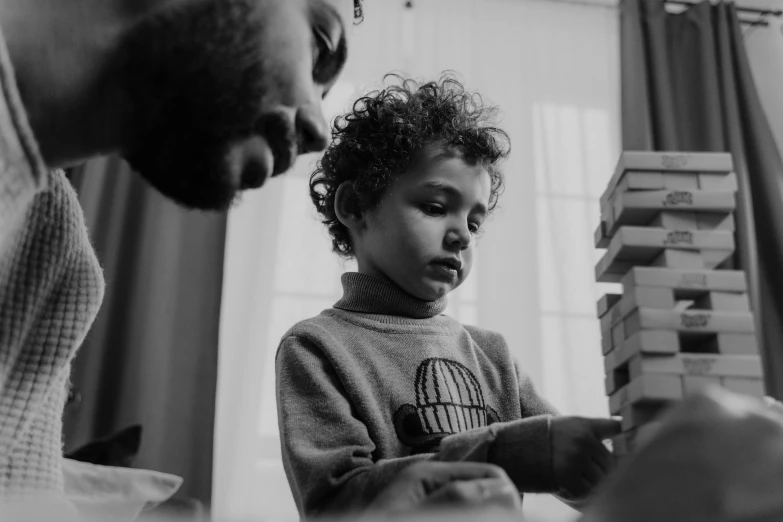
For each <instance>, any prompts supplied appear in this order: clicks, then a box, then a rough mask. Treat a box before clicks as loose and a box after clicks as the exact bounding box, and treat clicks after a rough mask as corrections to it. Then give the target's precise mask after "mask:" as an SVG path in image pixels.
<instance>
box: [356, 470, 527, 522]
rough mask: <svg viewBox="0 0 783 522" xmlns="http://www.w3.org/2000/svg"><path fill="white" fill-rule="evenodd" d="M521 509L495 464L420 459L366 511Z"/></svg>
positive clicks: (507, 479) (514, 488) (512, 491)
mask: <svg viewBox="0 0 783 522" xmlns="http://www.w3.org/2000/svg"><path fill="white" fill-rule="evenodd" d="M459 507H474V508H483V507H494V508H506V509H519V508H521V501H520V497H519V492H518V491H517V489H516V487H515V486H514V484H513V483H512V482H511V480H510V479H509V478H508V476H507V475H506V472H505V471H503V470H502V469H501V468H499V467H498V466H495V465H492V464H486V463H481V462H433V461H422V462H418V463H416V464H412V465H411V466H409V467H407V468H405V469H404V470H403V471H401V472H400V473H399V475H397V477H396V478H395V480H394V481H393V482H392V484H391V485H390V486H388V487H387V488H386V489H385V490H384V491H382V492H381V493H380V494H379V495H378V497H376V499H375V500H374V501H373V503H372V504H371V505H370V507H369V509H368V511H369V512H374V513H378V514H381V515H386V514H392V513H404V512H411V511H415V510H421V509H433V508H459Z"/></svg>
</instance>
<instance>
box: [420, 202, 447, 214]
mask: <svg viewBox="0 0 783 522" xmlns="http://www.w3.org/2000/svg"><path fill="white" fill-rule="evenodd" d="M422 209H423V210H424V212H426V213H427V214H431V215H433V216H440V215H442V214H444V213H445V211H444V209H443V207H441V206H440V205H436V204H434V203H425V204H424V205H422Z"/></svg>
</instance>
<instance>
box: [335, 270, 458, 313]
mask: <svg viewBox="0 0 783 522" xmlns="http://www.w3.org/2000/svg"><path fill="white" fill-rule="evenodd" d="M341 281H342V284H343V297H342V299H340V300H339V301H337V303H335V305H334V307H335V308H339V309H341V310H347V311H349V312H358V313H363V314H380V315H397V316H402V317H410V318H413V319H427V318H430V317H435V316H436V315H440V314H442V313H443V311H444V310H445V309H446V305H447V304H448V302H447V299H446V297H445V296H444V297H441V298H440V299H437V300H435V301H424V300H422V299H419V298H418V297H414V296H412V295H410V294H408V293H407V292H405V291H404V290H403V289H402V288H400V287H399V286H397V285H396V284H394V283H393V282H392V281H389V280H388V279H384V278H381V277H376V276H371V275H367V274H360V273H358V272H346V273H344V274H343V275H342V278H341Z"/></svg>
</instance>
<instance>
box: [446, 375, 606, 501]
mask: <svg viewBox="0 0 783 522" xmlns="http://www.w3.org/2000/svg"><path fill="white" fill-rule="evenodd" d="M515 367H516V365H515ZM517 376H518V382H519V391H520V397H519V400H520V406H521V411H522V417H523V418H522V419H521V420H517V421H511V422H504V423H497V424H493V425H491V426H489V427H487V428H484V429H481V430H472V431H471V432H464V433H459V434H457V435H452V436H450V437H447V438H446V439H444V440H443V442H442V443H441V452H440V454H439V455H438V459H441V460H475V461H486V462H489V463H493V464H497V465H499V466H500V467H502V468H503V469H505V470H506V472H507V473H508V475H509V477H510V478H511V479H512V481H513V482H514V484H516V485H517V487H518V488H519V490H520V491H521V492H529V493H553V494H555V495H556V496H557V497H558V498H559V499H560V500H562V501H563V502H565V503H566V504H568V505H569V506H571V507H573V508H574V509H580V508H581V507H582V505H583V503H584V500H585V499H586V497H587V495H588V494H589V493H590V490H591V487H590V485H589V484H587V483H584V482H583V475H586V476H589V477H590V478H591V479H593V480H594V481H596V482H597V481H598V480H600V477H601V476H602V474H604V473H605V472H606V471H607V470H608V467H609V466H610V465H611V460H610V455H609V452H608V450H607V449H606V448H605V447H604V446H603V443H602V442H601V439H602V438H603V437H604V436H608V435H611V434H614V433H617V432H619V423H618V422H617V421H613V420H611V419H590V418H582V417H570V416H568V417H561V416H559V415H558V412H557V410H556V409H555V408H554V407H553V406H552V405H551V404H550V403H549V402H548V401H547V400H546V399H544V398H543V397H541V396H540V395H539V394H538V392H537V391H536V389H535V386H534V385H533V382H532V380H531V379H530V377H528V376H527V375H525V374H524V373H521V372H519V370H518V368H517ZM596 466H598V467H597V468H596Z"/></svg>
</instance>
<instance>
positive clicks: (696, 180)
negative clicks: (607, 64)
mask: <svg viewBox="0 0 783 522" xmlns="http://www.w3.org/2000/svg"><path fill="white" fill-rule="evenodd" d="M736 191H737V178H736V176H735V174H734V173H733V165H732V160H731V155H730V154H726V153H660V152H624V153H623V154H622V156H621V157H620V161H619V163H618V165H617V169H616V170H615V173H614V176H613V177H612V179H611V181H610V182H609V186H608V188H607V190H606V191H605V192H604V194H603V195H602V196H601V223H600V225H599V227H598V229H597V230H596V233H595V244H596V247H597V248H603V249H606V253H605V254H604V255H603V257H602V258H601V260H600V261H599V262H598V265H597V266H596V270H595V273H596V280H597V281H599V282H615V283H622V288H623V293H622V294H621V295H620V294H607V295H605V296H604V297H603V298H601V300H600V301H599V302H598V307H597V308H598V316H599V318H600V322H601V332H602V346H603V353H604V356H605V364H604V365H605V369H606V394H607V395H608V397H609V409H610V413H611V414H612V415H619V416H621V417H622V430H623V433H622V434H621V435H619V436H618V437H616V438H615V439H613V441H612V442H613V450H614V453H615V454H616V455H618V456H619V457H622V456H623V455H626V454H628V453H630V452H632V451H633V449H634V446H635V445H636V444H638V443H639V441H640V439H642V438H644V437H645V436H646V435H645V432H648V431H649V430H650V428H651V427H652V426H654V425H655V420H656V418H657V416H658V414H659V413H660V412H661V411H662V409H663V408H665V407H666V406H667V405H669V404H671V403H672V402H673V401H677V400H678V399H681V398H682V397H684V396H685V395H687V394H689V393H692V392H693V391H694V390H697V389H699V388H701V387H703V386H705V385H711V384H715V385H719V386H723V387H724V388H727V389H730V390H732V391H735V392H738V393H743V394H748V395H752V396H757V397H762V396H763V395H764V386H763V380H762V368H761V361H760V358H759V354H758V348H757V345H756V336H755V330H754V320H753V315H752V313H751V310H750V306H749V300H748V294H747V282H746V277H745V274H744V272H742V271H738V270H724V269H720V267H721V265H723V264H724V263H725V262H726V261H727V260H728V259H729V258H730V257H731V256H732V254H733V252H734V228H735V227H734V210H735V207H736V198H735V195H736Z"/></svg>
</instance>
